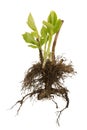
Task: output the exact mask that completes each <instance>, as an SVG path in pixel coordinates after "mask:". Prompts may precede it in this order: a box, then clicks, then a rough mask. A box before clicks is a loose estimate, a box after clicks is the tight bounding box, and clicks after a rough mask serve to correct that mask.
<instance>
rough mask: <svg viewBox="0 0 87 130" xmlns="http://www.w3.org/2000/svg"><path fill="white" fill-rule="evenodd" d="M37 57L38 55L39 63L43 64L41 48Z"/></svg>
mask: <svg viewBox="0 0 87 130" xmlns="http://www.w3.org/2000/svg"><path fill="white" fill-rule="evenodd" d="M39 57H40V61H41V64H42V65H43V54H42V50H41V48H40V49H39Z"/></svg>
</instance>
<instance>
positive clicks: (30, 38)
mask: <svg viewBox="0 0 87 130" xmlns="http://www.w3.org/2000/svg"><path fill="white" fill-rule="evenodd" d="M23 38H24V40H25V41H26V42H27V43H32V44H35V45H38V42H37V41H36V40H35V39H34V36H33V35H32V33H28V32H26V33H24V34H23Z"/></svg>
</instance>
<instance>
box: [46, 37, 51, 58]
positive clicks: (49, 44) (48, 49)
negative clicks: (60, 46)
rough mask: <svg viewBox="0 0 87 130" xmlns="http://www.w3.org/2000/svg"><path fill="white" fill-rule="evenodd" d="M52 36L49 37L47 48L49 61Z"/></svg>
mask: <svg viewBox="0 0 87 130" xmlns="http://www.w3.org/2000/svg"><path fill="white" fill-rule="evenodd" d="M51 41H52V36H49V43H48V48H47V57H48V58H49V59H50V46H51Z"/></svg>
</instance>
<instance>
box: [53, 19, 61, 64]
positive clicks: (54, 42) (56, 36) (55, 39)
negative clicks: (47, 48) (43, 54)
mask: <svg viewBox="0 0 87 130" xmlns="http://www.w3.org/2000/svg"><path fill="white" fill-rule="evenodd" d="M63 22H64V21H63V20H62V24H63ZM59 31H60V30H59ZM59 31H58V32H57V33H56V35H55V38H54V41H53V46H52V62H53V63H55V47H56V43H57V39H58V34H59Z"/></svg>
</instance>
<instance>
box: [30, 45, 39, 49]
mask: <svg viewBox="0 0 87 130" xmlns="http://www.w3.org/2000/svg"><path fill="white" fill-rule="evenodd" d="M28 47H31V48H39V47H38V46H34V45H28Z"/></svg>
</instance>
